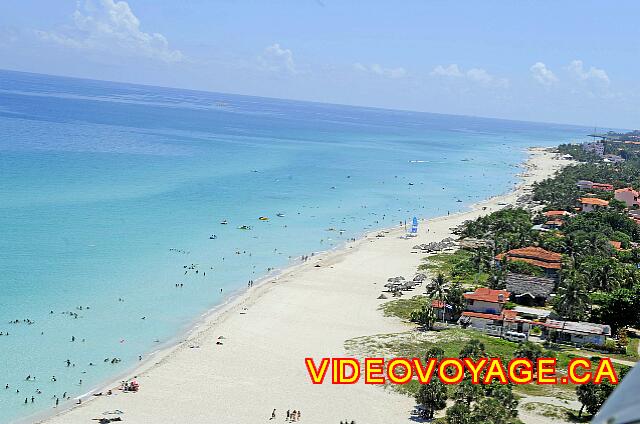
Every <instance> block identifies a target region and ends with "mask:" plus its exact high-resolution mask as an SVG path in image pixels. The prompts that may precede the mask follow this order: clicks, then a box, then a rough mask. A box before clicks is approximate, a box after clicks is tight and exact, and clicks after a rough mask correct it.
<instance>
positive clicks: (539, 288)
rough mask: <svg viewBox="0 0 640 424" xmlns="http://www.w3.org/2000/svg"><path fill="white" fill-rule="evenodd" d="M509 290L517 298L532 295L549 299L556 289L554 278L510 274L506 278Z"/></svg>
mask: <svg viewBox="0 0 640 424" xmlns="http://www.w3.org/2000/svg"><path fill="white" fill-rule="evenodd" d="M506 283H507V290H509V291H510V292H511V293H513V294H514V295H516V296H524V295H530V296H531V297H544V298H545V299H548V298H549V296H550V295H551V293H552V292H553V290H554V289H555V286H556V284H555V281H554V280H553V279H552V278H546V277H534V276H531V275H523V274H514V273H511V272H510V273H508V274H507V278H506Z"/></svg>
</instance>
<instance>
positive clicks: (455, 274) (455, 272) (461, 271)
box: [418, 249, 491, 285]
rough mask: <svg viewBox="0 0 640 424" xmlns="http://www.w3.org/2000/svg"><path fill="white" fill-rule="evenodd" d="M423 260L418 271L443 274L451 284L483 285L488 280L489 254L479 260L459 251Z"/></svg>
mask: <svg viewBox="0 0 640 424" xmlns="http://www.w3.org/2000/svg"><path fill="white" fill-rule="evenodd" d="M425 259H426V263H425V264H423V265H420V267H419V268H418V269H419V270H423V271H431V272H432V273H436V274H443V275H444V276H445V278H446V279H447V280H448V281H451V282H453V283H460V284H471V283H476V284H481V285H483V284H486V282H487V280H488V278H489V273H488V271H489V269H490V267H489V265H488V264H489V261H490V260H491V256H490V254H488V257H486V258H482V259H481V258H478V255H477V254H475V253H474V252H472V251H470V250H465V249H460V250H456V251H455V252H453V253H438V254H435V255H432V256H429V257H427V258H425ZM474 262H476V263H474ZM478 262H480V263H478Z"/></svg>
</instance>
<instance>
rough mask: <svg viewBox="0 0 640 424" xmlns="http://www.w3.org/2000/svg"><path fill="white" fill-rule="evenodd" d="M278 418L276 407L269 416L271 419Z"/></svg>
mask: <svg viewBox="0 0 640 424" xmlns="http://www.w3.org/2000/svg"><path fill="white" fill-rule="evenodd" d="M275 419H276V410H275V409H274V410H273V412H271V418H269V420H275Z"/></svg>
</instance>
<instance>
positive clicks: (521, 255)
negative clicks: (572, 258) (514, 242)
mask: <svg viewBox="0 0 640 424" xmlns="http://www.w3.org/2000/svg"><path fill="white" fill-rule="evenodd" d="M505 255H506V256H507V259H508V260H510V261H522V262H527V263H530V264H531V265H535V266H539V267H541V268H546V269H560V268H562V263H561V262H562V255H561V254H560V253H556V252H550V251H549V250H545V249H543V248H541V247H534V246H529V247H523V248H520V249H512V250H509V251H508V252H507V253H500V254H499V255H496V259H497V260H499V261H501V260H502V258H504V256H505Z"/></svg>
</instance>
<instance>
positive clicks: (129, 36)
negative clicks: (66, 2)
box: [36, 0, 184, 62]
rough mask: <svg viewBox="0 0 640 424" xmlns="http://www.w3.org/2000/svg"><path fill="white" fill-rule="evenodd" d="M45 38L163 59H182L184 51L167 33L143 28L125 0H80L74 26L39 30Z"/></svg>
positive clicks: (72, 45) (89, 48) (70, 45)
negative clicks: (58, 30) (168, 37)
mask: <svg viewBox="0 0 640 424" xmlns="http://www.w3.org/2000/svg"><path fill="white" fill-rule="evenodd" d="M36 35H38V37H39V38H40V39H42V40H44V41H47V42H51V43H54V44H58V45H61V46H64V47H68V48H73V49H78V50H87V51H95V52H99V53H111V54H115V55H124V56H133V57H140V56H142V57H146V58H149V59H155V60H161V61H164V62H179V61H181V60H183V59H184V56H183V54H182V52H180V51H179V50H174V49H171V48H170V47H169V42H168V41H167V39H166V37H165V36H164V35H162V34H158V33H155V32H154V33H148V32H144V31H142V30H141V29H140V20H139V19H138V18H137V17H136V15H134V14H133V11H132V10H131V8H130V7H129V4H128V3H127V2H126V1H114V0H97V1H93V0H86V1H84V2H82V3H81V2H78V5H77V8H76V11H75V12H74V13H73V26H71V27H69V28H66V29H65V30H63V31H61V32H56V31H51V32H47V31H36Z"/></svg>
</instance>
